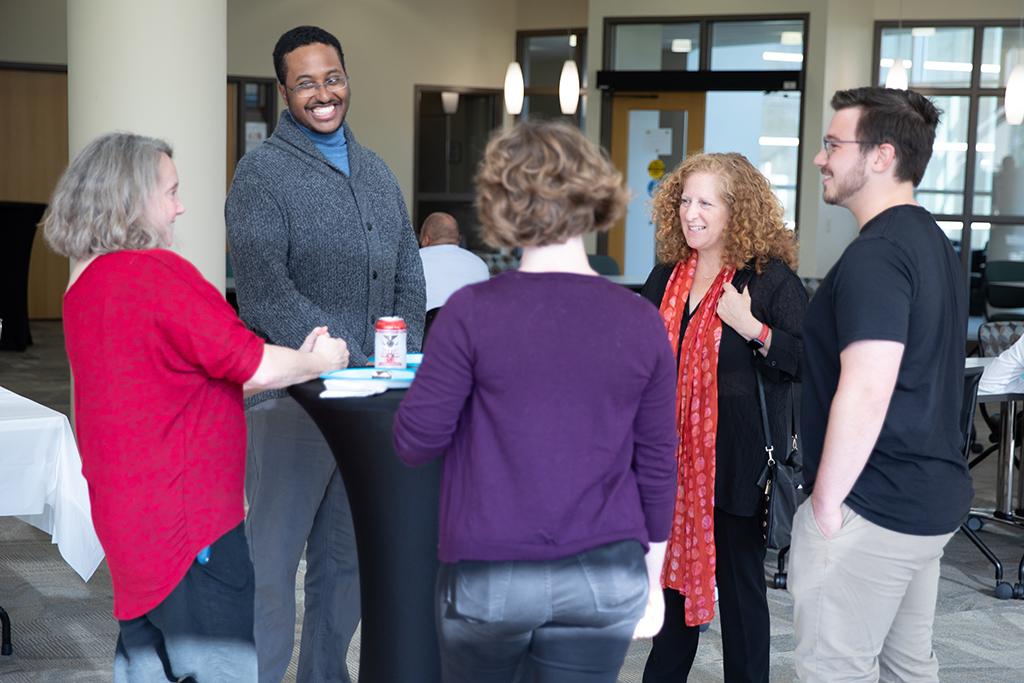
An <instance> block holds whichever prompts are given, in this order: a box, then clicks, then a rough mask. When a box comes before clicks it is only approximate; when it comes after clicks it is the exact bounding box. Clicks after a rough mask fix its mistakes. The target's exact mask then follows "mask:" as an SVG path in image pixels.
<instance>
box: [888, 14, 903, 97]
mask: <svg viewBox="0 0 1024 683" xmlns="http://www.w3.org/2000/svg"><path fill="white" fill-rule="evenodd" d="M896 31H897V34H898V35H897V38H896V59H894V60H892V66H891V67H889V75H888V76H886V77H885V87H886V88H888V89H890V90H906V89H907V87H908V82H907V68H906V67H905V66H903V57H902V56H900V48H901V47H903V0H900V23H899V28H898V29H897V30H896Z"/></svg>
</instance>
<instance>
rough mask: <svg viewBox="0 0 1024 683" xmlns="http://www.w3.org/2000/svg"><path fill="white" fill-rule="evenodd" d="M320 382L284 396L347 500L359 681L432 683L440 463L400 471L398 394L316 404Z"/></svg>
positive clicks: (436, 656) (437, 666)
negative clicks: (394, 436) (328, 460)
mask: <svg viewBox="0 0 1024 683" xmlns="http://www.w3.org/2000/svg"><path fill="white" fill-rule="evenodd" d="M323 388H324V387H323V382H321V381H320V380H313V381H311V382H306V383H305V384H299V385H296V386H293V387H291V388H290V389H289V393H290V394H291V395H292V396H293V397H294V398H295V400H296V401H298V402H299V405H301V406H302V407H303V408H305V410H306V412H308V413H309V414H310V416H311V417H312V418H313V421H314V422H315V423H316V425H317V427H319V428H320V431H321V432H323V434H324V438H325V439H326V440H327V443H328V444H329V445H330V447H331V451H332V452H333V453H334V457H335V459H336V460H337V461H338V468H339V469H340V470H341V477H342V479H343V480H344V482H345V489H346V490H347V491H348V500H349V505H350V506H351V508H352V521H353V524H354V526H355V533H356V547H357V548H358V551H359V585H360V596H361V599H362V618H363V622H362V636H361V637H362V641H361V655H360V658H359V680H360V681H373V683H392V682H393V683H411V682H412V681H415V682H416V683H433V682H435V681H436V682H438V683H439V682H440V680H441V656H440V651H439V649H438V645H437V627H436V625H435V620H434V584H435V580H436V578H437V568H438V559H437V509H438V496H439V486H440V479H441V459H440V458H438V459H436V460H434V461H433V462H431V463H430V464H428V465H425V466H423V467H416V468H412V467H408V466H406V465H405V464H404V463H403V462H402V461H401V460H399V459H398V455H396V454H395V450H394V448H393V447H392V445H391V426H392V423H393V422H394V419H395V413H396V411H397V410H398V404H399V403H400V402H401V401H402V398H403V397H404V396H405V391H397V390H392V391H386V392H384V393H383V394H378V395H377V396H368V397H366V398H341V399H337V398H336V399H321V398H320V392H321V391H323Z"/></svg>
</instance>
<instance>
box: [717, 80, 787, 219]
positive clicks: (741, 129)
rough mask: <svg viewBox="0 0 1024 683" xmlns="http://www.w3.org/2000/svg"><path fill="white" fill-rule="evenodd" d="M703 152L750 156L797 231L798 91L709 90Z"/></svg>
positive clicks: (751, 161) (748, 157)
mask: <svg viewBox="0 0 1024 683" xmlns="http://www.w3.org/2000/svg"><path fill="white" fill-rule="evenodd" d="M704 149H705V151H708V152H739V153H740V154H742V155H743V156H745V157H747V159H749V160H750V163H752V164H753V165H754V166H756V167H757V168H758V169H759V170H760V171H761V172H762V173H764V175H765V176H766V177H767V178H768V180H770V181H771V183H772V187H773V189H774V190H775V193H776V195H777V196H778V197H779V200H780V201H781V202H782V205H783V207H785V209H786V217H785V218H786V225H787V226H789V227H790V228H793V227H795V217H796V181H797V158H798V156H799V153H800V93H799V92H771V93H761V92H709V93H708V94H707V109H706V113H705V118H704Z"/></svg>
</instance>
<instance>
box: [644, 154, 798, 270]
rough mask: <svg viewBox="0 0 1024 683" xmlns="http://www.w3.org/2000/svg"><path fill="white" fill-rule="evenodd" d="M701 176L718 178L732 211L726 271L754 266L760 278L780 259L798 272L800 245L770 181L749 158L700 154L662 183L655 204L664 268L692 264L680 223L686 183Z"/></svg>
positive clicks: (659, 247)
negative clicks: (680, 263)
mask: <svg viewBox="0 0 1024 683" xmlns="http://www.w3.org/2000/svg"><path fill="white" fill-rule="evenodd" d="M695 173H708V174H710V175H713V176H716V177H717V178H718V194H719V195H720V196H721V197H722V199H723V200H724V201H725V205H726V206H727V207H728V208H729V224H728V226H726V230H725V235H724V239H725V252H724V259H725V262H726V265H728V266H730V267H733V268H742V267H743V266H744V265H746V264H748V263H750V262H751V261H752V262H753V265H754V271H755V272H757V273H760V272H761V270H762V268H763V267H764V265H765V264H766V263H767V262H768V261H770V260H771V259H773V258H779V259H782V260H783V261H785V262H786V264H787V265H788V266H789V267H790V268H792V269H794V270H795V269H796V264H797V253H798V250H799V244H797V241H796V236H795V235H794V234H793V232H792V231H791V230H789V229H788V228H786V225H785V222H784V221H783V219H782V217H783V215H784V211H783V208H782V203H781V202H779V199H778V197H776V196H775V194H774V193H773V192H772V188H771V185H770V184H769V183H768V179H767V178H765V177H764V176H763V175H762V174H761V172H760V171H758V170H757V169H756V168H754V166H753V164H751V163H750V162H749V161H748V160H747V158H746V157H745V156H743V155H742V154H737V153H735V152H730V153H728V154H695V155H693V156H691V157H688V158H687V159H685V160H684V161H683V162H682V163H681V164H679V166H677V167H676V169H675V170H674V171H672V174H671V175H669V176H668V177H666V178H665V179H664V180H662V182H661V184H660V185H659V187H658V193H657V195H655V197H654V200H653V201H652V202H651V204H652V210H651V220H653V221H654V224H655V225H656V226H657V233H656V235H655V240H656V241H657V244H658V248H657V254H658V261H659V262H660V263H677V262H680V261H686V260H687V259H688V258H690V247H689V246H687V244H686V235H685V234H684V232H683V229H682V221H681V220H680V219H679V204H680V202H681V195H682V192H683V185H684V184H685V183H686V179H687V178H689V177H690V176H691V175H693V174H695Z"/></svg>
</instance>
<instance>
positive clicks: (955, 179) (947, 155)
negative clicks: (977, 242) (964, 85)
mask: <svg viewBox="0 0 1024 683" xmlns="http://www.w3.org/2000/svg"><path fill="white" fill-rule="evenodd" d="M932 101H933V102H934V103H935V106H936V107H938V108H939V109H941V110H942V112H943V113H942V118H941V119H940V121H939V127H938V129H937V130H936V131H935V144H934V146H933V147H932V158H931V161H929V162H928V168H927V170H925V174H924V178H923V179H922V180H921V184H920V185H919V186H918V188H917V190H916V191H915V192H914V198H915V199H916V200H917V201H918V203H920V204H921V206H923V207H924V208H926V209H928V210H929V211H931V212H932V213H937V214H951V213H962V212H963V210H964V185H965V180H966V169H967V119H968V110H969V108H970V98H969V97H948V96H943V97H933V98H932Z"/></svg>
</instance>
